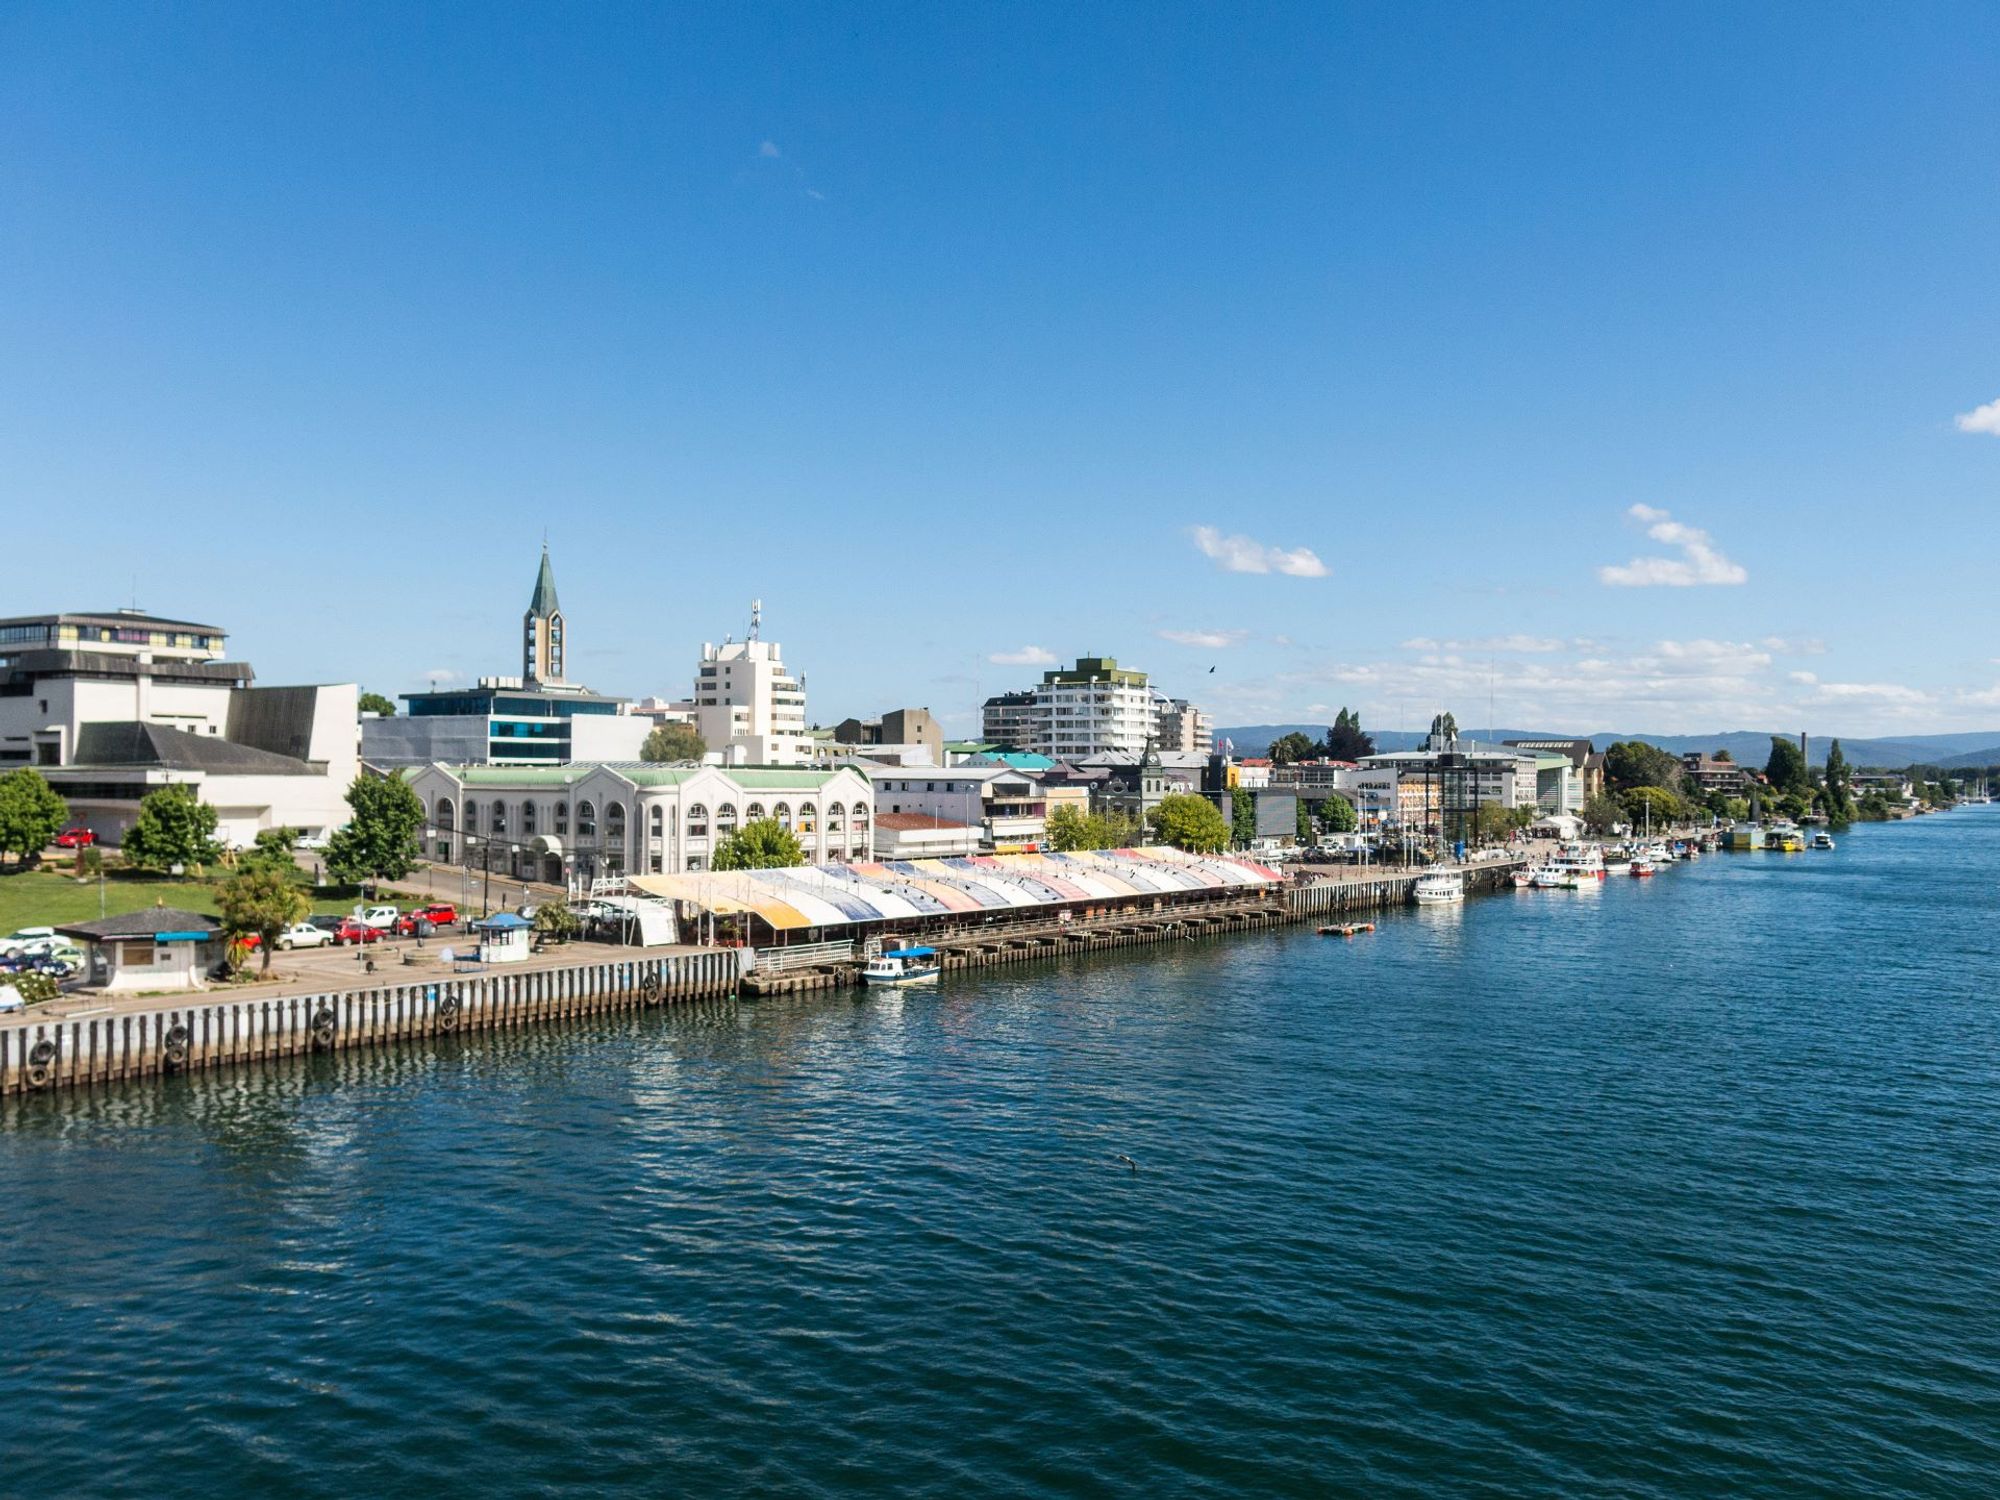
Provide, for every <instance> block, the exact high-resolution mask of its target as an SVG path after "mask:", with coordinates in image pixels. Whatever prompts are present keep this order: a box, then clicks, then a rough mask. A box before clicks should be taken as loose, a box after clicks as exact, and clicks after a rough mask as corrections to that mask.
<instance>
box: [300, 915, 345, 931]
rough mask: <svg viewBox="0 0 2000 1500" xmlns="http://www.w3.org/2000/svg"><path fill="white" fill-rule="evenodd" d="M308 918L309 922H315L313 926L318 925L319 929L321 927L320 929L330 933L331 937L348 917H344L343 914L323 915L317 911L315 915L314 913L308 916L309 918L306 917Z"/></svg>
mask: <svg viewBox="0 0 2000 1500" xmlns="http://www.w3.org/2000/svg"><path fill="white" fill-rule="evenodd" d="M306 920H307V921H308V922H310V923H312V924H313V926H315V927H317V928H318V929H319V930H320V931H321V932H324V933H326V934H327V935H328V936H329V937H331V936H332V935H333V933H334V932H335V931H336V930H338V928H339V927H340V924H341V923H342V922H345V921H346V920H347V918H345V917H342V916H337V915H336V916H325V915H321V914H318V913H315V914H314V915H312V916H310V917H307V918H306Z"/></svg>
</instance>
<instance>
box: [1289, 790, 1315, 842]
mask: <svg viewBox="0 0 2000 1500" xmlns="http://www.w3.org/2000/svg"><path fill="white" fill-rule="evenodd" d="M1292 805H1293V807H1295V808H1296V809H1297V810H1298V815H1299V818H1298V841H1299V842H1300V843H1301V844H1310V843H1311V842H1312V838H1313V820H1312V810H1311V809H1310V808H1308V807H1307V806H1306V799H1305V798H1303V797H1295V798H1294V799H1293V800H1292Z"/></svg>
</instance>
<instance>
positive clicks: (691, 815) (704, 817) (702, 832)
mask: <svg viewBox="0 0 2000 1500" xmlns="http://www.w3.org/2000/svg"><path fill="white" fill-rule="evenodd" d="M688 837H689V838H691V839H705V838H707V837H708V807H707V805H706V804H704V803H700V802H697V803H695V804H694V806H692V807H690V808H689V809H688Z"/></svg>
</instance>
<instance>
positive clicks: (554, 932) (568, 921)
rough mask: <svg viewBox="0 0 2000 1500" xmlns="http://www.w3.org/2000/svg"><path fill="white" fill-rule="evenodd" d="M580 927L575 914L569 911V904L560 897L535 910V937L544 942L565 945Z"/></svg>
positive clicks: (581, 924)
mask: <svg viewBox="0 0 2000 1500" xmlns="http://www.w3.org/2000/svg"><path fill="white" fill-rule="evenodd" d="M582 926H583V923H581V922H579V921H578V920H577V917H576V913H575V912H573V911H571V910H570V909H569V903H568V902H567V901H565V900H563V899H562V897H560V896H558V897H556V898H555V899H554V900H553V901H544V902H543V903H542V904H541V905H540V906H537V907H536V908H535V936H537V937H539V938H542V939H544V940H546V941H549V942H556V943H566V942H568V941H569V940H570V939H571V938H573V937H575V936H576V934H577V932H578V930H579V929H580V928H582Z"/></svg>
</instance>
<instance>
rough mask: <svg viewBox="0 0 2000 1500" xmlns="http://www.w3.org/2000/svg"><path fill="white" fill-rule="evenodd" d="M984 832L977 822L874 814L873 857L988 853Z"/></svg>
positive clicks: (908, 814) (896, 857)
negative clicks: (955, 821) (968, 822)
mask: <svg viewBox="0 0 2000 1500" xmlns="http://www.w3.org/2000/svg"><path fill="white" fill-rule="evenodd" d="M990 852H991V846H990V845H988V844H987V842H986V837H985V833H984V831H983V830H982V829H981V828H979V826H978V825H976V824H967V823H954V822H952V821H951V819H949V818H934V817H932V816H931V815H930V814H929V813H877V814H876V815H875V858H876V859H878V860H885V859H951V858H960V859H962V858H965V857H966V856H968V855H972V854H980V853H990Z"/></svg>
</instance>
